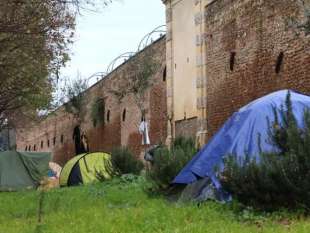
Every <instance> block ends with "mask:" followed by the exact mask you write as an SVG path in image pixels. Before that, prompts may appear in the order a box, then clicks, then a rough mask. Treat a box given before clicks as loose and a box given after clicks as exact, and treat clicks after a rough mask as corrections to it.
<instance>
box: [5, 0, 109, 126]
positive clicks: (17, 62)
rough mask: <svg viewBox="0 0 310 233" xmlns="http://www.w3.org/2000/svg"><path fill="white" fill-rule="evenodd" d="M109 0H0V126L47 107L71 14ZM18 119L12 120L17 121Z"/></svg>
mask: <svg viewBox="0 0 310 233" xmlns="http://www.w3.org/2000/svg"><path fill="white" fill-rule="evenodd" d="M109 2H111V1H110V0H18V1H15V0H14V1H8V0H0V127H1V126H2V124H3V122H4V121H5V120H6V119H11V120H14V119H15V118H20V120H23V119H24V118H25V116H29V117H31V118H34V117H36V116H37V115H38V114H37V110H40V109H48V108H50V103H51V100H52V93H53V91H54V87H55V86H56V85H57V82H58V79H59V70H60V68H61V67H63V66H64V65H65V64H66V62H67V61H68V60H69V52H70V51H69V47H70V45H71V44H72V43H73V37H74V31H75V21H76V16H77V15H78V14H79V13H80V12H81V10H83V9H90V8H92V9H93V8H94V6H95V3H97V4H100V3H101V4H102V3H103V4H107V3H109ZM18 121H19V120H15V122H18Z"/></svg>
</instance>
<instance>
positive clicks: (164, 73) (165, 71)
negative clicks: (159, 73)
mask: <svg viewBox="0 0 310 233" xmlns="http://www.w3.org/2000/svg"><path fill="white" fill-rule="evenodd" d="M166 79H167V66H165V68H164V72H163V81H164V82H166Z"/></svg>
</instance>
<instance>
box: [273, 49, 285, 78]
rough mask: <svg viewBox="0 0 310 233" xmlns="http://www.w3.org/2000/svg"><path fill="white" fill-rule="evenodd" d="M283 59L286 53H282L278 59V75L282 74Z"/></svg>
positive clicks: (276, 69)
mask: <svg viewBox="0 0 310 233" xmlns="http://www.w3.org/2000/svg"><path fill="white" fill-rule="evenodd" d="M283 58H284V53H283V52H281V53H280V54H279V56H278V58H277V63H276V68H275V72H276V74H278V73H280V71H281V66H282V63H283Z"/></svg>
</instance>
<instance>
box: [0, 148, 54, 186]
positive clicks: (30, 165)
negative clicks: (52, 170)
mask: <svg viewBox="0 0 310 233" xmlns="http://www.w3.org/2000/svg"><path fill="white" fill-rule="evenodd" d="M50 160H51V154H50V153H37V152H17V151H5V152H0V191H14V190H20V189H29V188H36V187H37V186H38V185H39V183H40V180H41V179H42V178H43V176H47V173H48V170H49V166H48V163H49V161H50Z"/></svg>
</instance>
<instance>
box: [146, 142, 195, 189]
mask: <svg viewBox="0 0 310 233" xmlns="http://www.w3.org/2000/svg"><path fill="white" fill-rule="evenodd" d="M196 153H197V149H196V147H195V142H194V140H193V139H191V138H184V137H179V138H176V139H175V140H174V142H173V143H172V145H171V148H170V149H169V148H168V147H166V146H162V147H159V148H158V149H157V150H156V151H155V156H154V161H153V163H152V165H151V166H150V167H149V168H148V169H147V173H146V175H147V179H148V180H149V181H150V182H151V183H152V185H153V188H155V189H165V188H167V187H168V186H169V185H170V183H171V182H172V181H173V179H174V178H175V177H176V175H177V174H178V173H179V172H180V171H181V170H182V168H184V166H185V165H186V164H187V163H188V162H189V161H190V160H191V158H192V157H193V155H195V154H196Z"/></svg>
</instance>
